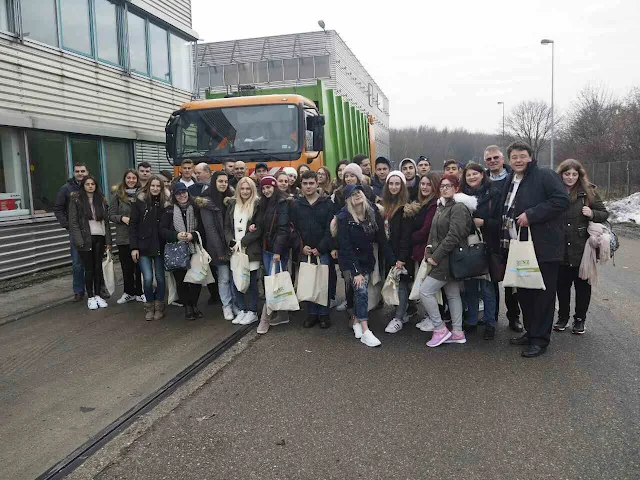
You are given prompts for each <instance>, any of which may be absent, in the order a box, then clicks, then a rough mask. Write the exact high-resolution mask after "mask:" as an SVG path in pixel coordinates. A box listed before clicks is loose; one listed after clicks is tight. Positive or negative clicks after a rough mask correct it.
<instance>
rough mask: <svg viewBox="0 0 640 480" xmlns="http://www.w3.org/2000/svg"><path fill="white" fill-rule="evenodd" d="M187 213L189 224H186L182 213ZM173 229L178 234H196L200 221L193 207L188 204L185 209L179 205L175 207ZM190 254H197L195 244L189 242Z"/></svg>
mask: <svg viewBox="0 0 640 480" xmlns="http://www.w3.org/2000/svg"><path fill="white" fill-rule="evenodd" d="M183 210H185V211H186V217H187V224H186V225H185V223H184V217H183V216H182V211H183ZM173 228H175V230H176V232H178V233H181V232H189V233H190V232H195V231H196V230H197V229H198V220H197V219H196V215H195V212H194V210H193V205H191V204H188V205H187V206H185V207H181V206H180V205H178V204H175V205H174V206H173ZM189 252H191V253H192V254H193V253H196V246H195V244H194V243H193V242H189Z"/></svg>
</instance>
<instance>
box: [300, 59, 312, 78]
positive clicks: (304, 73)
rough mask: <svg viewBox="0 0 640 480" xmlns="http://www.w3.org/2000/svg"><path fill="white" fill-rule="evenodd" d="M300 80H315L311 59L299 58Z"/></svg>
mask: <svg viewBox="0 0 640 480" xmlns="http://www.w3.org/2000/svg"><path fill="white" fill-rule="evenodd" d="M300 78H315V72H314V69H313V57H301V58H300Z"/></svg>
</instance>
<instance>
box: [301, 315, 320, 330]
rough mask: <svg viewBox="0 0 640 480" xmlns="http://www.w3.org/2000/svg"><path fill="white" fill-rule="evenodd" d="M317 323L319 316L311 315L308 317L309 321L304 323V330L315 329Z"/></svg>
mask: <svg viewBox="0 0 640 480" xmlns="http://www.w3.org/2000/svg"><path fill="white" fill-rule="evenodd" d="M317 323H318V316H317V315H309V316H308V317H307V319H306V320H305V321H304V323H303V324H302V327H303V328H311V327H315V326H316V324H317Z"/></svg>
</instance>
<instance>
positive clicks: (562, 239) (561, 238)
mask: <svg viewBox="0 0 640 480" xmlns="http://www.w3.org/2000/svg"><path fill="white" fill-rule="evenodd" d="M532 154H533V152H532V149H531V147H530V146H529V145H527V144H526V143H523V142H519V141H517V142H514V143H512V144H511V145H510V146H509V147H508V149H507V158H508V159H509V165H507V164H506V163H505V157H504V155H503V153H502V152H501V149H500V148H499V147H498V146H496V145H491V146H489V147H487V148H486V150H485V152H484V165H480V164H478V163H474V162H469V163H467V164H466V165H464V166H463V165H461V164H460V163H459V162H457V161H456V160H453V159H450V160H446V161H445V162H444V165H443V171H444V173H438V172H435V171H432V170H431V167H432V166H431V162H430V161H429V159H428V158H426V157H420V158H418V161H417V162H416V161H415V160H413V159H411V158H405V159H403V160H402V161H401V162H400V163H399V166H398V169H397V170H393V167H392V163H391V162H390V161H389V160H388V159H387V158H384V157H378V158H377V159H375V163H374V164H372V162H371V159H369V158H368V157H367V156H366V155H357V156H356V157H355V158H354V159H353V160H352V161H351V162H348V161H346V160H345V161H341V162H339V163H338V165H337V166H336V169H335V172H334V173H335V176H334V178H332V175H331V171H330V170H329V169H328V168H327V167H324V166H323V167H320V168H319V169H318V170H317V171H312V170H311V169H310V168H309V166H308V165H305V164H302V165H300V166H299V167H298V168H297V169H295V168H293V167H284V168H283V169H281V170H279V171H278V172H277V173H276V174H275V175H274V176H272V175H269V167H268V166H267V165H266V164H265V163H259V164H257V165H256V168H255V170H254V172H253V173H251V175H247V168H246V165H245V164H244V162H241V161H234V160H232V159H230V160H227V161H225V162H224V165H223V168H222V169H221V170H219V171H216V172H212V171H211V168H210V167H209V165H207V164H206V163H200V164H198V165H194V164H193V162H192V161H190V160H185V161H183V162H182V165H181V169H180V171H181V175H180V177H178V178H175V179H173V178H172V175H171V172H161V173H160V174H152V173H151V166H150V165H149V164H147V163H141V164H140V165H138V168H137V170H127V171H126V172H125V173H124V176H123V179H122V182H121V183H120V184H119V185H117V186H114V187H113V188H112V192H111V193H112V195H111V199H110V202H107V199H106V197H105V196H104V195H103V194H102V193H101V192H100V188H99V184H98V182H97V180H96V178H95V177H93V176H92V175H90V174H89V172H88V171H87V168H86V166H85V165H83V164H76V165H75V166H74V177H73V178H72V179H70V180H69V182H67V184H65V185H64V186H63V187H62V189H61V190H60V192H59V194H58V199H57V202H56V214H57V216H58V219H59V221H60V223H61V224H62V226H63V227H65V228H67V229H68V230H69V234H70V239H71V251H72V257H73V272H74V282H73V283H74V294H75V297H74V299H75V300H76V301H80V300H82V299H83V298H84V297H83V296H84V292H85V291H86V294H87V297H88V308H89V309H97V308H104V307H106V306H107V302H106V301H105V300H104V295H103V294H102V291H101V290H102V267H101V262H102V257H103V253H104V252H105V250H109V249H110V248H111V246H112V244H116V245H117V246H118V251H119V258H120V262H121V265H122V273H123V279H124V294H123V295H122V297H121V298H120V299H119V300H118V303H121V304H122V303H127V302H130V301H140V302H143V303H144V306H145V319H146V320H158V319H161V318H162V317H163V315H164V308H165V303H166V302H165V290H166V284H165V265H164V257H163V252H164V249H165V245H166V244H167V243H176V242H184V243H186V244H187V245H188V246H189V250H190V252H191V253H193V252H195V248H196V243H197V242H202V246H203V247H204V248H205V249H206V251H207V252H208V253H209V255H210V257H211V259H212V260H211V267H212V271H213V272H214V273H215V276H216V282H215V284H209V285H208V287H209V291H210V294H211V296H212V302H215V301H216V299H215V297H216V296H219V299H220V302H221V303H222V310H223V316H224V318H225V319H226V320H229V321H232V322H233V323H235V324H240V325H248V324H251V323H254V322H259V324H258V333H261V334H264V333H266V332H267V331H268V330H269V328H270V327H271V326H274V325H278V324H282V323H287V322H288V321H289V316H288V312H273V313H269V312H268V311H267V309H266V307H265V308H263V310H262V312H260V313H259V312H258V298H259V294H258V284H259V282H260V281H261V278H262V276H264V275H271V274H273V273H277V272H279V271H282V270H287V269H290V270H291V274H292V276H293V277H294V278H295V275H296V270H297V265H298V264H299V263H300V262H308V261H311V262H313V263H317V264H320V265H328V266H330V268H329V279H328V292H329V294H328V297H329V301H328V302H326V304H316V303H312V302H306V303H307V305H306V318H305V320H304V323H303V326H304V327H305V328H311V327H313V326H315V325H316V324H318V325H319V326H320V327H321V328H328V327H330V326H331V319H330V309H329V307H330V301H331V300H332V299H335V294H336V287H337V281H338V273H337V271H336V266H338V267H339V271H340V272H341V276H342V278H343V280H344V283H345V294H346V301H345V305H342V308H340V307H339V309H346V310H347V311H348V313H349V318H350V326H351V328H352V329H353V332H354V336H355V337H356V338H357V339H359V340H360V341H361V342H362V343H364V344H365V345H367V346H370V347H375V346H378V345H380V343H381V342H380V340H379V339H378V338H377V336H376V335H374V333H373V332H372V331H371V329H370V326H369V311H370V310H371V309H372V308H373V307H372V305H371V295H370V293H371V289H372V288H373V284H374V283H379V282H380V279H385V278H386V277H387V275H389V274H390V273H391V274H392V275H394V276H395V279H396V281H397V298H398V302H397V303H398V304H397V305H395V306H394V311H393V315H392V316H391V318H390V319H389V321H388V324H387V326H386V328H385V332H386V333H388V334H394V333H397V332H399V331H400V330H401V329H402V328H403V327H404V326H405V325H406V324H407V323H408V322H409V319H410V317H411V316H412V315H413V314H414V313H415V312H416V308H415V305H414V304H413V302H412V301H410V300H409V292H410V291H411V290H412V284H413V283H414V281H417V280H416V279H417V273H418V271H419V269H420V266H421V264H422V263H423V262H426V264H425V265H428V272H429V273H428V275H427V276H426V277H425V278H421V279H420V280H419V281H420V282H421V283H420V284H419V285H415V286H414V288H416V287H418V286H419V299H420V303H421V304H422V306H423V307H424V311H425V316H424V319H423V320H422V321H420V322H418V323H417V324H416V327H417V328H419V329H420V330H422V331H424V332H433V333H432V335H431V338H430V339H429V340H428V342H427V346H429V347H437V346H440V345H442V344H445V343H458V344H461V343H465V342H466V337H467V335H469V334H471V333H473V332H475V331H476V330H477V329H478V325H479V324H480V323H481V322H480V321H479V305H480V301H481V300H482V303H483V305H484V313H483V323H484V330H483V337H484V339H486V340H493V339H494V338H495V335H496V322H497V319H498V306H499V304H500V302H499V299H500V290H501V288H500V285H499V282H500V281H501V278H496V277H495V276H491V275H485V276H482V277H478V278H471V279H466V280H463V281H459V280H456V279H454V278H453V277H452V275H451V270H450V268H449V257H450V256H451V254H452V252H453V251H454V250H456V249H459V248H463V247H466V246H467V245H468V244H469V242H470V238H472V236H473V235H476V234H477V235H480V236H481V238H482V239H483V241H484V243H485V244H486V247H487V254H488V255H490V256H491V257H492V259H493V260H495V261H497V262H498V263H499V262H502V263H504V262H506V258H507V256H508V252H509V246H510V243H511V241H512V240H515V239H518V238H525V237H526V236H527V235H530V236H531V239H532V241H533V245H534V248H535V254H536V257H537V261H538V264H539V268H540V272H541V274H542V278H543V280H544V284H545V286H546V289H544V290H538V289H529V288H519V289H518V290H517V291H516V290H515V289H513V288H508V287H506V288H504V295H505V304H506V307H507V312H506V315H507V318H508V320H509V327H510V328H511V329H512V330H513V331H515V332H520V333H522V335H521V336H518V337H516V338H513V339H511V343H513V344H515V345H522V346H524V347H525V348H524V350H523V351H522V355H523V356H525V357H535V356H538V355H541V354H542V353H544V351H545V350H546V348H547V346H548V344H549V341H550V336H551V331H552V328H553V329H555V330H556V331H559V332H560V331H564V330H565V329H566V328H567V324H568V322H569V317H570V310H569V309H570V297H571V287H572V286H575V292H576V302H575V304H576V305H575V315H574V321H573V325H572V332H573V333H574V334H583V333H584V332H585V321H586V314H587V310H588V308H589V301H590V295H591V284H592V283H593V281H592V280H593V276H594V273H593V272H595V270H596V266H595V262H596V261H597V256H595V255H591V256H588V255H587V253H590V252H585V250H587V251H589V250H590V249H592V248H594V247H593V246H594V245H595V248H597V247H598V241H599V238H600V237H599V234H601V233H602V231H601V230H598V229H596V228H594V227H592V225H594V224H598V223H601V222H604V221H605V220H606V219H607V216H608V214H607V211H606V209H605V207H604V205H603V202H602V201H601V199H600V198H599V196H598V193H597V191H596V188H595V186H594V185H592V184H590V183H589V180H588V177H587V174H586V171H585V169H584V168H583V167H582V165H581V164H580V163H579V162H578V161H576V160H572V159H569V160H565V161H564V162H562V163H561V164H560V165H559V166H558V168H557V171H553V170H550V169H547V168H542V167H539V166H538V165H537V162H536V160H535V159H533V158H532ZM111 224H115V229H116V235H115V240H114V239H112V238H111V232H110V226H111ZM235 252H243V253H246V255H247V256H248V258H249V270H250V275H249V286H248V288H243V289H242V290H244V291H240V290H239V289H238V288H237V286H236V284H235V281H234V279H233V272H232V269H231V258H232V255H233V254H234V253H235ZM585 258H587V259H590V258H593V260H591V263H594V265H588V267H590V268H581V265H582V267H584V265H585V260H584V259H585ZM585 271H587V272H591V273H588V274H586V278H585V274H584V272H585ZM186 272H187V271H186V270H180V269H178V270H175V269H174V270H172V272H171V275H172V276H173V280H174V282H175V285H176V288H177V293H178V298H179V300H178V302H179V303H180V304H182V305H184V309H185V318H186V319H187V320H195V319H196V318H199V317H202V316H203V313H202V312H201V311H200V310H199V308H198V300H199V296H200V292H201V286H200V285H197V284H193V283H189V282H185V281H184V279H185V274H186ZM556 296H557V298H558V303H559V312H558V318H557V322H556V324H555V326H554V325H553V322H554V315H555V299H556ZM521 316H522V320H523V323H524V325H523V324H522V323H521V322H520V317H521ZM449 322H450V323H449Z"/></svg>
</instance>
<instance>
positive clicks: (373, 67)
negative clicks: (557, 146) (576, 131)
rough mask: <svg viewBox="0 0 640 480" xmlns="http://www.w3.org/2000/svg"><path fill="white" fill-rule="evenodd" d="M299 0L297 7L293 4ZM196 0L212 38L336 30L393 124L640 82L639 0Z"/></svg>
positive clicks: (498, 119)
mask: <svg viewBox="0 0 640 480" xmlns="http://www.w3.org/2000/svg"><path fill="white" fill-rule="evenodd" d="M292 5H295V7H292ZM375 5H376V2H347V1H344V0H343V1H334V0H325V1H322V2H304V3H303V2H299V3H298V2H296V3H292V2H284V1H280V0H271V1H270V2H257V1H255V0H245V1H244V2H242V4H240V5H234V6H231V5H228V6H225V7H224V8H222V7H221V4H219V3H217V2H211V1H209V0H192V15H193V28H194V30H196V31H197V32H198V34H199V35H200V38H201V39H203V40H204V41H207V42H215V41H223V40H234V39H241V38H252V37H263V36H270V35H281V34H288V33H298V32H308V31H313V30H319V27H318V25H317V22H318V20H320V19H322V20H324V22H325V24H326V28H327V29H331V30H336V31H337V32H338V34H339V35H340V36H341V37H342V39H343V40H344V41H345V42H346V43H347V45H348V46H349V47H350V49H351V50H352V51H353V53H354V54H355V55H356V56H357V57H358V59H359V60H360V62H361V63H362V64H363V65H364V67H365V68H366V69H367V70H368V72H369V74H371V76H372V77H373V78H374V80H375V81H376V83H377V84H378V86H379V87H380V88H381V89H382V91H383V92H384V94H385V95H386V96H387V97H388V98H389V103H390V113H391V117H390V118H391V120H390V121H391V127H394V128H400V127H406V126H417V125H430V126H435V127H438V128H443V127H448V128H458V127H462V128H466V129H467V130H470V131H483V132H488V133H495V132H498V131H499V130H500V129H501V125H502V106H500V105H498V103H497V102H499V101H503V102H504V103H505V110H506V114H507V115H508V113H509V109H510V108H511V107H513V106H514V105H515V104H517V103H518V102H521V101H524V100H534V99H542V100H547V101H549V102H550V100H551V45H547V46H543V45H541V44H540V40H541V39H543V38H550V39H553V40H554V41H555V76H554V78H555V109H556V112H559V113H562V112H564V111H567V110H568V109H570V108H571V105H572V103H573V102H574V101H575V99H576V97H577V94H578V93H579V92H580V90H582V89H583V88H585V87H586V86H595V87H604V88H606V89H607V90H608V91H609V92H610V93H612V94H613V95H614V96H624V95H626V94H627V93H628V92H629V90H630V89H631V88H632V87H634V86H637V87H640V0H541V1H535V0H529V1H527V2H523V1H520V0H511V1H508V0H487V1H484V2H477V1H473V2H472V1H469V0H465V1H458V2H454V1H440V2H434V1H432V0H427V1H423V2H417V1H405V0H395V1H394V2H388V3H387V2H385V3H383V4H381V5H383V6H384V8H376V6H375Z"/></svg>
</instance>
